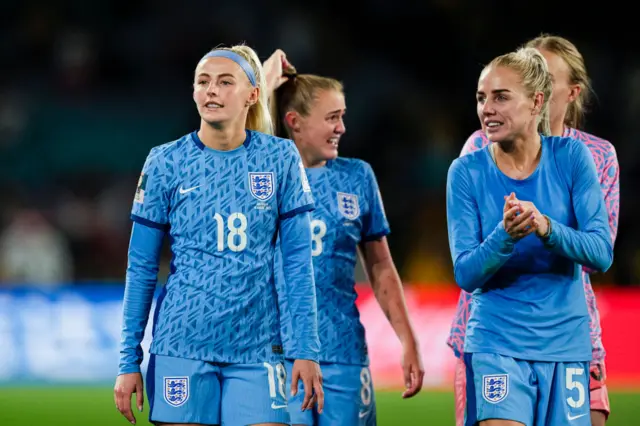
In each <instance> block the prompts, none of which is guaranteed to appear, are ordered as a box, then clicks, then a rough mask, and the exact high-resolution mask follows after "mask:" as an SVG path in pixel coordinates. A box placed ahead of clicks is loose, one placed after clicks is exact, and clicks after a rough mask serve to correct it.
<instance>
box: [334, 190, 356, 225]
mask: <svg viewBox="0 0 640 426" xmlns="http://www.w3.org/2000/svg"><path fill="white" fill-rule="evenodd" d="M337 196H338V210H339V211H340V214H342V216H344V217H345V218H347V219H349V220H356V219H357V218H358V217H359V216H360V204H359V203H358V196H357V195H355V194H347V193H345V192H338V193H337Z"/></svg>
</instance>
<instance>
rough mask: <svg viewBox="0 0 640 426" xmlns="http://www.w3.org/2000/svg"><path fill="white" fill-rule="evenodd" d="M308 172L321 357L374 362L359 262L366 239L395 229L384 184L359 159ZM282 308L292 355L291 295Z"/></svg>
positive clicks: (285, 336)
mask: <svg viewBox="0 0 640 426" xmlns="http://www.w3.org/2000/svg"><path fill="white" fill-rule="evenodd" d="M306 171H307V176H308V178H309V182H310V186H311V191H312V193H313V198H314V199H315V207H316V208H315V210H314V211H313V212H312V218H311V235H312V255H313V270H314V278H315V283H316V299H317V304H318V335H319V337H320V361H321V362H331V363H341V364H354V365H368V362H369V358H368V355H367V344H366V341H365V333H364V328H363V326H362V324H361V322H360V315H359V313H358V309H357V307H356V304H355V301H356V298H357V293H356V291H355V266H356V259H357V248H358V245H359V244H360V243H361V242H364V241H370V240H375V239H379V238H382V237H384V236H386V235H387V234H389V223H388V222H387V218H386V216H385V213H384V207H383V204H382V199H381V197H380V192H379V190H378V183H377V181H376V177H375V175H374V173H373V170H372V169H371V166H370V165H369V164H368V163H366V162H364V161H362V160H357V159H350V158H337V159H336V160H332V161H328V162H327V164H326V165H325V166H324V167H318V168H309V169H307V170H306ZM279 260H280V259H279ZM277 269H278V270H279V272H278V274H279V279H278V283H279V284H278V285H283V278H282V272H281V269H282V267H281V266H280V267H279V268H277ZM281 310H282V323H283V332H282V334H283V340H284V345H285V354H289V353H291V352H292V348H293V347H295V345H296V339H295V336H293V335H292V324H291V317H290V312H289V310H288V307H287V303H286V300H284V301H281Z"/></svg>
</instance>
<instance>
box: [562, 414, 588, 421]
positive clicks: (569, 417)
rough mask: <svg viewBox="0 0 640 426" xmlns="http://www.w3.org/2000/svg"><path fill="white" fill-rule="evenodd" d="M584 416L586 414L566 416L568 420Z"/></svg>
mask: <svg viewBox="0 0 640 426" xmlns="http://www.w3.org/2000/svg"><path fill="white" fill-rule="evenodd" d="M584 416H586V414H580V415H579V416H572V415H571V414H567V418H568V419H569V421H571V420H575V419H579V418H580V417H584Z"/></svg>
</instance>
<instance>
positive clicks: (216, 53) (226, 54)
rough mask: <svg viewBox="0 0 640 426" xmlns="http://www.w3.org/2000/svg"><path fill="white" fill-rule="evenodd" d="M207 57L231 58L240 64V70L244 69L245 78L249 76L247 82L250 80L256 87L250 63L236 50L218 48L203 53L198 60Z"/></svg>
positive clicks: (254, 75)
mask: <svg viewBox="0 0 640 426" xmlns="http://www.w3.org/2000/svg"><path fill="white" fill-rule="evenodd" d="M208 58H227V59H231V60H232V61H233V62H235V63H236V64H238V65H240V68H242V70H243V71H244V73H245V74H246V75H247V78H249V82H251V85H252V86H253V87H256V86H257V85H256V74H255V73H254V72H253V68H252V67H251V65H249V62H247V60H246V59H245V58H243V57H242V55H239V54H237V53H236V52H233V51H231V50H224V49H218V50H213V51H211V52H209V53H207V54H206V55H204V57H203V58H202V59H200V62H202V61H204V60H205V59H208Z"/></svg>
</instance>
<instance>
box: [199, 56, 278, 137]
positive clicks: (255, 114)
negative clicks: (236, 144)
mask: <svg viewBox="0 0 640 426" xmlns="http://www.w3.org/2000/svg"><path fill="white" fill-rule="evenodd" d="M216 50H230V51H232V52H234V53H237V54H238V55H240V56H242V57H243V58H244V59H245V60H246V61H247V62H248V63H249V65H251V68H253V72H254V74H255V76H256V84H257V87H258V89H260V93H259V96H258V102H256V103H255V104H253V105H251V107H249V113H248V114H247V122H246V124H245V128H247V129H249V130H255V131H257V132H262V133H266V134H269V135H271V134H273V123H272V121H271V115H270V114H269V94H268V93H267V81H266V78H265V75H264V70H263V69H262V63H261V62H260V59H259V58H258V54H257V53H256V51H255V50H253V49H252V48H250V47H249V46H246V45H244V44H237V45H235V46H231V47H218V48H215V49H212V50H211V52H213V51H216Z"/></svg>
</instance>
